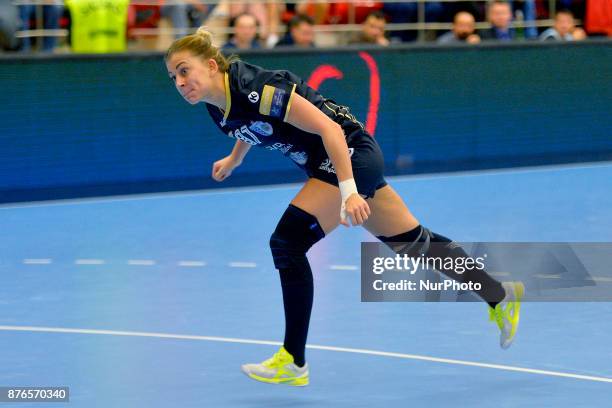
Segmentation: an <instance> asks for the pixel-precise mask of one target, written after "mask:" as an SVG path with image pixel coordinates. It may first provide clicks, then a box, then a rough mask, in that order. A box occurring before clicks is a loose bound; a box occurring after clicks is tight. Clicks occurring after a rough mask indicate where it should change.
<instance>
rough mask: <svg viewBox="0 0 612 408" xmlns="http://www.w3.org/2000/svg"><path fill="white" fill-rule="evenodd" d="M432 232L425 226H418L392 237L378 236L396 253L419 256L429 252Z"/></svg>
mask: <svg viewBox="0 0 612 408" xmlns="http://www.w3.org/2000/svg"><path fill="white" fill-rule="evenodd" d="M432 237H433V236H432V233H431V232H430V231H429V230H428V229H427V228H425V227H422V226H420V225H419V226H418V227H416V228H415V229H413V230H411V231H408V232H405V233H403V234H399V235H394V236H392V237H384V236H379V237H377V238H378V239H380V240H381V241H382V242H384V243H385V244H387V246H388V247H389V248H391V250H392V251H393V252H395V253H396V254H406V255H408V256H411V257H417V256H420V255H422V254H427V253H428V252H429V248H430V246H431V242H432Z"/></svg>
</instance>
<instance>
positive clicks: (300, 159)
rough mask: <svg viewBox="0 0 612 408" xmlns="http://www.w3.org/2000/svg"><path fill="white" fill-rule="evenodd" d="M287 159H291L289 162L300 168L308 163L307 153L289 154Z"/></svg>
mask: <svg viewBox="0 0 612 408" xmlns="http://www.w3.org/2000/svg"><path fill="white" fill-rule="evenodd" d="M289 157H291V160H293V161H294V162H296V163H297V164H299V165H300V166H303V165H305V164H306V162H307V161H308V153H306V152H293V153H291V154H289Z"/></svg>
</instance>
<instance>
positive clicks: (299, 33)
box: [276, 14, 314, 48]
mask: <svg viewBox="0 0 612 408" xmlns="http://www.w3.org/2000/svg"><path fill="white" fill-rule="evenodd" d="M276 46H277V47H285V46H294V47H302V48H308V47H314V21H313V20H312V18H310V17H308V16H307V15H304V14H296V15H295V16H293V17H292V18H291V20H289V23H288V24H287V33H286V34H285V36H284V37H283V38H282V39H281V40H280V41H279V42H278V43H277V44H276Z"/></svg>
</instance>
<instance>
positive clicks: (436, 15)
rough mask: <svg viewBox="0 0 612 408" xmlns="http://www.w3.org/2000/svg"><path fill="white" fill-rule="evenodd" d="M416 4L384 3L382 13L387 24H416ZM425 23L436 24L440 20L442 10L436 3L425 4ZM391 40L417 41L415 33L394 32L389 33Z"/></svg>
mask: <svg viewBox="0 0 612 408" xmlns="http://www.w3.org/2000/svg"><path fill="white" fill-rule="evenodd" d="M418 7H419V6H418V3H416V2H410V3H385V4H384V5H383V9H382V10H383V12H384V13H385V14H386V15H387V16H389V19H388V22H389V23H393V24H405V23H416V22H417V21H418V20H419V13H418V10H419V9H418ZM424 7H425V22H428V23H431V22H437V21H440V20H441V17H442V14H443V12H444V9H443V7H442V4H441V3H439V2H437V1H429V2H427V3H425V5H424ZM391 38H392V39H397V40H398V41H404V42H405V41H414V40H416V39H417V31H416V30H410V31H406V30H403V31H396V32H393V33H391Z"/></svg>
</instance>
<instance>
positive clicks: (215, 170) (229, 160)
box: [212, 155, 238, 181]
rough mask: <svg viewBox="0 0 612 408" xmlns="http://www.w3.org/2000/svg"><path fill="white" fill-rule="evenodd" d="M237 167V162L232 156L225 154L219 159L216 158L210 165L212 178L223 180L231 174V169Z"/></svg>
mask: <svg viewBox="0 0 612 408" xmlns="http://www.w3.org/2000/svg"><path fill="white" fill-rule="evenodd" d="M236 167H238V163H236V161H235V160H234V158H233V157H232V156H231V155H230V156H226V157H224V158H222V159H221V160H217V161H216V162H215V163H214V164H213V167H212V178H213V180H215V181H223V180H225V179H226V178H228V177H229V176H231V175H232V171H234V169H235V168H236Z"/></svg>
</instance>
